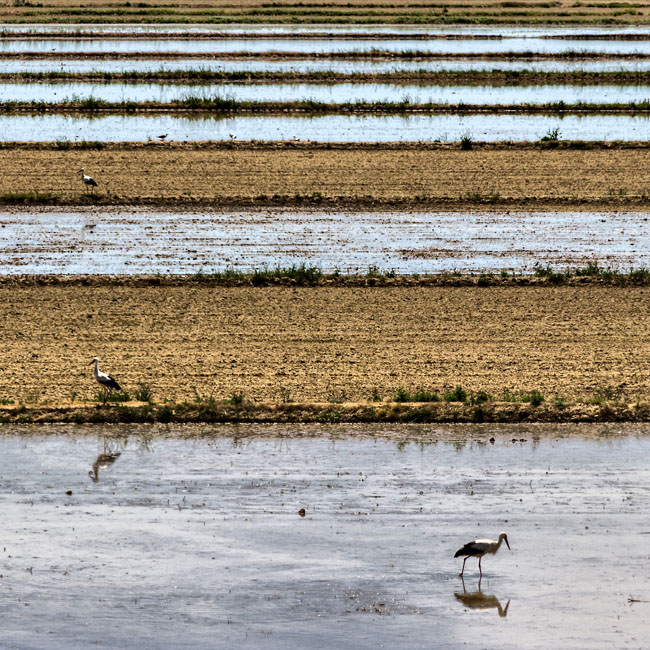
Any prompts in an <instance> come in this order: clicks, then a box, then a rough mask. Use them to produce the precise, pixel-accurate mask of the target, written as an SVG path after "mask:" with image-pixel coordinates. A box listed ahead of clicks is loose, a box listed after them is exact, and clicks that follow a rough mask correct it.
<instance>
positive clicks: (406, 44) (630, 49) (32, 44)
mask: <svg viewBox="0 0 650 650" xmlns="http://www.w3.org/2000/svg"><path fill="white" fill-rule="evenodd" d="M370 50H382V51H390V52H399V51H403V50H404V51H410V52H439V53H450V54H459V53H470V52H485V53H495V52H522V51H523V52H545V53H559V52H598V53H600V54H603V53H609V54H612V53H626V54H636V53H645V52H648V51H650V40H648V41H624V40H612V41H608V40H605V39H602V40H594V41H589V40H583V39H576V40H572V39H569V38H567V39H546V38H535V37H529V38H526V37H524V38H505V39H494V40H482V41H474V40H466V39H453V40H445V39H432V40H422V39H413V40H409V39H390V38H386V39H379V38H371V39H364V38H363V36H362V35H360V36H359V38H356V39H349V38H348V39H346V38H338V39H337V38H336V37H333V38H325V39H323V38H314V39H313V40H310V39H291V38H282V37H275V38H274V37H269V38H256V39H250V40H246V39H221V40H219V39H198V40H195V39H187V40H183V39H169V40H166V39H164V38H156V39H147V38H139V39H119V38H107V39H89V38H70V39H63V38H59V39H47V38H43V39H34V38H24V39H19V38H17V39H4V40H1V39H0V52H161V53H162V52H199V53H200V52H205V53H208V52H209V53H219V52H258V53H263V52H269V51H275V52H304V53H305V54H308V53H314V52H353V51H354V52H368V51H370Z"/></svg>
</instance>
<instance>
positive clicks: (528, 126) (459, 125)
mask: <svg viewBox="0 0 650 650" xmlns="http://www.w3.org/2000/svg"><path fill="white" fill-rule="evenodd" d="M649 124H650V118H648V116H646V115H636V116H630V115H614V114H612V115H583V116H578V115H567V116H564V117H559V116H548V115H524V114H521V115H509V116H508V119H504V117H503V115H499V114H493V115H481V114H477V115H451V114H442V115H425V114H415V115H410V116H406V117H405V116H399V115H385V116H377V115H323V116H316V117H313V116H301V117H286V116H284V115H264V116H259V115H239V116H235V117H223V118H221V117H212V116H209V115H208V116H205V117H204V116H201V115H192V116H191V117H174V116H171V115H168V114H159V115H155V114H150V115H104V116H97V117H77V116H74V115H0V141H13V142H25V141H39V142H52V141H55V140H70V141H80V140H90V141H103V142H123V141H147V140H153V139H155V138H156V136H158V134H160V133H169V138H170V139H172V140H181V141H194V140H229V139H230V135H229V134H230V133H234V134H235V135H236V136H237V139H239V140H270V141H273V140H292V139H294V138H295V137H298V136H299V137H300V138H301V139H302V140H312V141H317V142H420V141H421V142H432V141H434V142H435V141H440V142H458V141H459V140H460V139H461V138H462V137H463V136H465V135H469V136H471V137H472V138H473V139H474V140H476V141H484V142H494V141H497V142H498V141H502V140H511V141H525V140H539V139H540V138H541V137H543V136H544V135H546V134H547V133H548V132H549V131H552V130H554V129H556V128H557V129H559V135H560V138H561V139H564V140H644V139H645V138H646V137H647V134H648V126H649Z"/></svg>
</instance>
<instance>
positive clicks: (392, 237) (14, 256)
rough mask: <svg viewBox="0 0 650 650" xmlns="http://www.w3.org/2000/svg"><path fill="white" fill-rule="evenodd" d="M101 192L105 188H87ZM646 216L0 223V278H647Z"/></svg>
mask: <svg viewBox="0 0 650 650" xmlns="http://www.w3.org/2000/svg"><path fill="white" fill-rule="evenodd" d="M98 180H99V181H100V187H103V186H104V183H105V182H106V183H109V182H110V179H102V178H98ZM648 218H650V215H649V214H648V213H644V212H641V213H637V212H635V213H626V212H609V213H607V212H603V213H589V212H568V213H558V212H532V213H531V212H524V213H519V212H512V213H510V212H505V213H499V212H494V213H492V212H490V213H480V212H460V213H455V212H379V213H372V212H371V213H366V212H360V213H358V212H335V211H332V212H302V213H300V212H291V211H282V212H279V211H260V212H226V213H212V212H206V213H194V212H181V213H178V212H152V211H149V210H120V211H111V210H106V211H94V210H89V209H88V210H84V209H80V210H74V211H70V210H66V211H61V210H43V211H38V212H34V211H28V210H24V211H23V210H20V211H12V212H11V213H0V225H1V227H0V274H5V275H6V274H22V273H57V274H102V273H104V274H137V273H164V274H168V273H172V274H179V273H180V274H183V273H195V272H197V271H199V270H203V271H205V272H209V271H223V270H226V269H228V268H231V269H238V270H243V271H250V270H252V269H253V268H263V267H266V266H268V267H275V266H282V267H286V266H290V265H291V264H300V263H306V264H307V265H312V266H318V267H320V268H321V269H323V271H325V272H334V271H335V270H337V269H338V270H339V271H341V272H359V273H366V272H367V270H368V269H369V268H370V267H373V266H374V267H378V268H380V269H382V270H390V269H393V270H394V271H395V272H397V273H434V272H442V271H461V272H496V273H498V272H499V271H501V270H502V269H508V270H510V271H513V270H514V271H517V272H519V271H527V272H532V271H533V270H534V267H535V265H536V264H541V265H542V266H546V265H551V266H553V267H556V268H560V269H565V268H567V267H578V266H584V265H585V264H586V263H587V262H589V261H591V262H593V261H594V260H598V261H599V263H600V264H601V266H605V267H610V268H615V269H618V270H621V271H626V270H629V269H630V268H639V267H642V266H643V267H646V268H650V233H649V231H648Z"/></svg>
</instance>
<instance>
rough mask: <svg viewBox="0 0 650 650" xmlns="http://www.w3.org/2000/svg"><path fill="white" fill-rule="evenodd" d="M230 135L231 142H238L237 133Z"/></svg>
mask: <svg viewBox="0 0 650 650" xmlns="http://www.w3.org/2000/svg"><path fill="white" fill-rule="evenodd" d="M228 135H229V136H230V139H231V140H236V139H237V134H235V133H229V134H228Z"/></svg>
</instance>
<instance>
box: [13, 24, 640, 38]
mask: <svg viewBox="0 0 650 650" xmlns="http://www.w3.org/2000/svg"><path fill="white" fill-rule="evenodd" d="M79 30H81V31H88V30H92V31H95V32H124V33H125V34H138V33H141V32H149V31H152V32H160V33H161V34H165V33H168V32H169V33H178V32H181V33H182V32H212V33H214V32H216V33H217V34H218V33H224V34H237V35H240V34H243V35H245V34H269V35H279V36H282V35H283V34H295V33H300V34H309V33H330V34H340V33H345V34H348V33H359V34H392V33H399V32H405V33H407V34H408V33H413V34H431V35H441V34H443V35H447V34H449V35H453V36H481V37H485V36H495V35H497V36H499V37H500V38H540V37H547V38H549V37H557V36H567V35H569V36H570V35H572V34H593V35H596V36H604V35H605V36H606V35H608V34H611V33H612V32H615V33H617V34H634V35H635V36H639V35H646V36H648V38H650V29H648V28H647V27H645V26H643V25H616V26H615V27H612V26H601V25H560V26H552V27H549V26H546V25H539V26H534V25H531V26H528V25H521V26H513V25H508V26H507V27H501V26H494V25H487V26H485V25H483V26H482V25H426V26H424V27H422V26H417V25H398V24H395V25H332V24H331V23H326V24H320V25H319V24H315V23H314V24H310V25H300V24H296V25H273V24H267V25H263V24H259V25H254V24H237V23H231V24H208V23H200V24H198V23H197V24H192V23H178V24H173V23H168V24H164V25H163V24H156V23H151V24H140V23H138V24H127V23H123V24H114V25H111V24H93V25H89V24H88V23H78V24H72V23H68V24H65V25H57V24H52V23H31V24H30V23H22V24H15V23H10V24H7V23H4V24H3V23H0V32H3V31H6V32H34V33H37V34H38V33H44V34H47V33H51V32H54V33H68V32H72V33H74V32H76V31H79Z"/></svg>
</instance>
